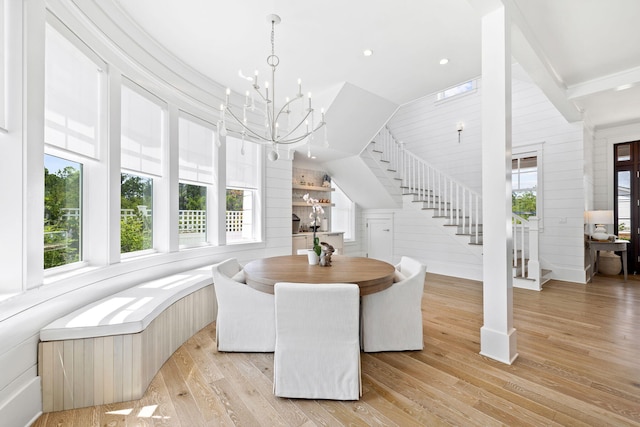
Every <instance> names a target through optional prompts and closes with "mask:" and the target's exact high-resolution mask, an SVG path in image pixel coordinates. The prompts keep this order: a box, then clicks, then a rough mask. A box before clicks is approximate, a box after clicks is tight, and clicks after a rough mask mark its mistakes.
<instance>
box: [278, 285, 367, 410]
mask: <svg viewBox="0 0 640 427" xmlns="http://www.w3.org/2000/svg"><path fill="white" fill-rule="evenodd" d="M275 297H276V349H275V352H274V356H273V391H274V394H275V395H276V396H280V397H289V398H307V399H335V400H358V399H359V398H360V396H361V395H362V386H361V377H360V345H359V333H358V328H359V320H358V319H359V289H358V285H355V284H343V283H330V284H308V283H276V285H275Z"/></svg>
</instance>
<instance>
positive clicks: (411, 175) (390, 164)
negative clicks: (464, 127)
mask: <svg viewBox="0 0 640 427" xmlns="http://www.w3.org/2000/svg"><path fill="white" fill-rule="evenodd" d="M366 151H367V153H368V156H366V157H367V158H368V160H369V162H371V160H372V159H375V163H377V164H376V165H372V164H370V167H371V168H372V169H375V171H374V173H376V175H377V176H378V179H380V180H381V181H386V182H388V183H392V185H393V186H395V188H397V190H398V192H399V193H401V194H402V197H403V198H410V200H411V202H412V203H413V204H414V206H416V207H417V208H418V209H421V210H422V211H424V212H425V214H431V217H432V218H440V219H441V221H442V223H443V226H444V227H455V231H456V232H455V237H456V238H459V239H462V238H464V239H468V244H469V245H474V246H479V247H481V246H482V243H483V230H482V198H481V196H480V194H478V193H476V192H474V191H472V190H471V189H469V188H467V187H466V186H465V185H463V184H461V183H459V182H457V181H456V180H454V179H452V178H451V177H449V176H447V175H446V174H444V173H442V172H441V171H438V170H437V169H435V168H434V167H432V166H430V165H429V164H428V163H427V162H425V161H424V160H423V159H421V158H419V157H417V156H416V155H415V154H413V153H411V152H409V151H408V150H406V149H405V148H404V145H403V144H402V143H399V142H397V141H396V140H395V138H394V137H393V135H392V134H391V132H390V131H389V129H388V128H387V127H385V128H383V129H382V130H381V131H380V132H379V133H378V135H377V136H376V137H375V138H374V140H373V141H371V143H370V144H369V146H368V147H367V149H366ZM387 186H389V184H388V185H387ZM512 224H513V230H512V231H513V267H512V270H513V286H514V287H518V288H524V289H531V290H537V291H540V290H542V285H543V284H544V283H545V282H546V281H548V280H549V276H550V274H551V271H548V270H542V269H541V268H540V262H539V259H538V219H537V218H535V217H531V218H529V219H524V218H522V217H519V216H518V215H515V214H512Z"/></svg>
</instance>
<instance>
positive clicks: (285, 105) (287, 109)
mask: <svg viewBox="0 0 640 427" xmlns="http://www.w3.org/2000/svg"><path fill="white" fill-rule="evenodd" d="M303 96H304V95H302V94H298V95H296V97H295V98H293V99H290V100H289V101H287V102H286V103H285V104H284V105H283V106H282V108H280V111H278V114H277V115H276V121H278V119H279V118H280V116H281V115H282V113H287V114H288V113H290V112H291V111H290V110H289V105H291V103H292V102H293V101H296V100H298V99H300V98H302V97H303ZM285 109H286V110H285Z"/></svg>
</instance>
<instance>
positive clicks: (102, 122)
mask: <svg viewBox="0 0 640 427" xmlns="http://www.w3.org/2000/svg"><path fill="white" fill-rule="evenodd" d="M0 1H2V0H0ZM47 26H51V29H52V30H54V31H57V32H58V34H59V35H60V36H61V37H63V38H64V39H65V40H66V41H68V42H69V43H71V45H73V46H74V47H75V48H76V49H78V51H80V53H82V54H83V55H84V56H85V57H86V58H87V59H88V60H90V61H91V62H93V63H94V64H95V66H96V68H97V70H98V71H99V73H100V78H99V83H98V84H99V94H100V96H99V106H98V111H99V113H98V122H97V126H98V129H97V130H96V138H97V154H96V157H95V158H92V157H89V156H86V155H84V154H80V153H76V152H74V151H72V150H66V149H63V148H61V147H58V146H55V145H50V144H48V143H47V142H46V141H45V140H44V138H43V155H45V154H47V155H51V156H55V157H60V158H62V159H65V160H68V161H71V162H75V163H80V164H81V165H82V184H81V194H80V198H81V207H80V209H81V212H82V219H81V223H82V224H81V227H82V231H81V236H82V241H81V242H80V250H81V253H80V261H78V262H74V263H70V264H65V265H61V266H57V267H52V268H48V269H43V277H44V279H45V281H46V280H50V279H52V278H53V277H56V276H57V275H59V274H61V273H67V272H71V271H74V270H80V269H83V268H85V267H87V266H88V265H89V264H91V263H94V262H95V259H94V257H95V256H96V254H98V253H100V252H103V251H104V250H103V249H102V248H100V249H97V248H96V247H97V246H100V244H99V243H91V242H97V239H94V238H93V236H94V235H96V234H99V233H96V230H95V227H97V226H102V225H99V223H100V221H96V220H93V219H92V218H93V217H95V218H97V217H98V216H100V212H101V211H102V209H103V206H104V205H103V201H101V202H99V203H89V200H90V199H91V197H90V195H91V193H92V192H94V191H95V189H96V187H98V186H100V183H101V182H102V181H103V180H104V177H102V176H101V174H103V173H104V169H101V168H99V167H97V165H98V164H99V163H100V161H101V159H103V158H104V154H103V153H104V152H105V148H106V147H104V143H105V141H106V134H107V129H106V122H107V108H108V105H107V96H106V94H107V87H108V79H107V76H106V75H107V72H106V71H107V70H108V67H107V63H106V62H105V61H104V60H103V59H102V58H101V57H100V56H98V55H97V54H96V53H95V51H93V50H92V49H91V48H90V47H89V46H87V44H85V42H84V41H82V40H81V39H80V38H79V37H78V36H77V35H76V34H75V33H73V32H72V31H71V30H70V29H69V28H68V27H67V26H66V25H64V24H63V23H62V22H61V21H60V20H59V19H58V18H57V17H56V16H54V15H53V14H51V13H47V15H46V20H45V28H44V31H45V34H46V27H47ZM44 63H45V61H44V60H43V64H44ZM45 92H46V89H45V87H44V86H43V92H42V94H43V97H44V95H45ZM43 105H44V102H43ZM43 124H45V121H44V116H43ZM42 135H43V137H44V132H43V134H42ZM43 171H44V169H43ZM98 257H99V258H101V257H100V256H98Z"/></svg>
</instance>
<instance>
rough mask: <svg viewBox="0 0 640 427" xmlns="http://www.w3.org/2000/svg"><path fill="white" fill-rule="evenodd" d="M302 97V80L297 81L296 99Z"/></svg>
mask: <svg viewBox="0 0 640 427" xmlns="http://www.w3.org/2000/svg"><path fill="white" fill-rule="evenodd" d="M301 96H302V79H298V97H301Z"/></svg>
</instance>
